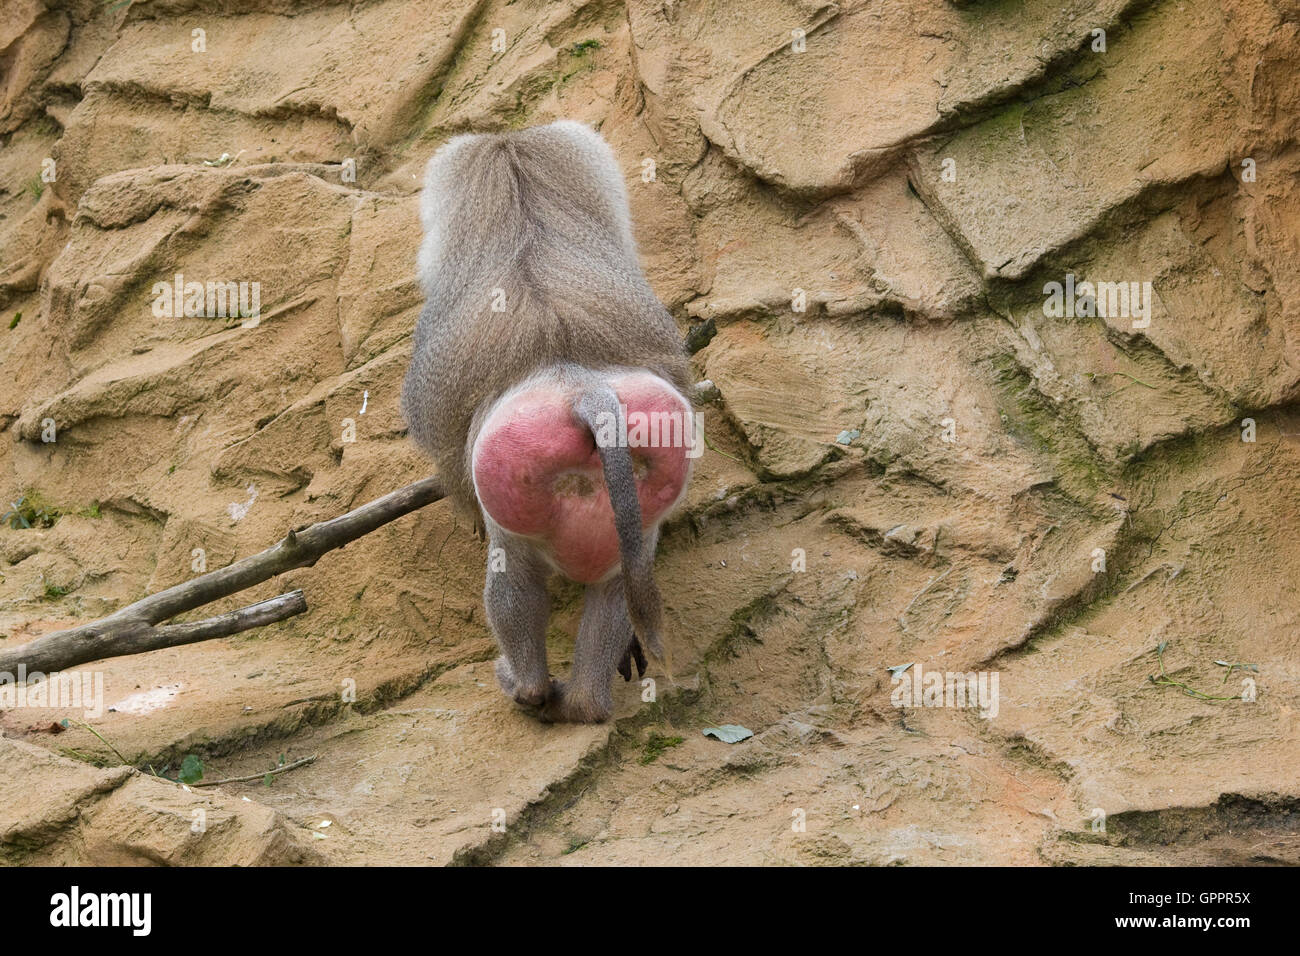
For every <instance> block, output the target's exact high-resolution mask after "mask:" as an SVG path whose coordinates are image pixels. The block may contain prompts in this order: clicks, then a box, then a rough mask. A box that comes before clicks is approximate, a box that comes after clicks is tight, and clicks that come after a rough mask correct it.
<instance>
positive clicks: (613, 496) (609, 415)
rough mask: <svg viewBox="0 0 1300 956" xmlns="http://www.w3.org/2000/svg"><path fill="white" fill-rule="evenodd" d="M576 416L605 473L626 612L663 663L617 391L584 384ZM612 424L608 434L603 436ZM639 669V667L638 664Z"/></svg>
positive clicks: (659, 615) (657, 602)
mask: <svg viewBox="0 0 1300 956" xmlns="http://www.w3.org/2000/svg"><path fill="white" fill-rule="evenodd" d="M574 411H575V413H576V414H577V416H578V418H579V419H580V420H581V421H582V422H583V424H585V425H586V426H587V427H588V428H589V429H591V434H592V436H593V437H594V438H595V440H596V451H597V454H599V455H600V464H601V467H602V469H603V470H604V473H605V487H606V488H607V489H608V490H609V501H610V504H611V505H613V507H614V528H615V530H616V531H617V532H618V548H619V553H620V555H621V557H622V561H623V592H624V594H625V595H626V598H627V612H628V617H630V618H631V620H632V630H633V631H634V632H635V634H636V636H637V638H638V639H639V640H640V641H641V646H642V647H643V648H645V650H646V651H647V652H649V653H650V654H651V655H653V656H654V657H656V658H658V659H659V660H660V661H662V662H664V663H665V665H666V664H667V663H668V661H667V657H666V655H665V653H664V647H663V641H662V638H661V634H662V631H663V601H662V599H661V597H660V595H659V588H658V586H657V585H656V584H655V579H654V560H655V556H654V551H653V550H652V549H649V548H646V547H645V545H644V541H643V538H642V535H641V501H640V499H639V498H638V496H637V490H636V476H635V475H634V474H633V472H632V455H631V452H629V451H628V449H627V446H626V445H625V444H621V443H620V442H619V441H618V434H619V429H618V423H619V422H620V420H621V417H622V414H623V413H622V410H621V409H620V408H619V402H618V396H617V395H616V394H615V393H614V390H613V389H612V388H610V387H609V386H608V385H605V384H601V385H596V386H592V387H589V388H587V389H586V390H585V391H584V392H583V393H582V395H581V396H580V397H579V399H578V400H577V402H575V403H574ZM611 429H613V430H614V436H613V440H608V441H602V439H603V438H608V437H609V435H610V431H611ZM638 669H639V668H638Z"/></svg>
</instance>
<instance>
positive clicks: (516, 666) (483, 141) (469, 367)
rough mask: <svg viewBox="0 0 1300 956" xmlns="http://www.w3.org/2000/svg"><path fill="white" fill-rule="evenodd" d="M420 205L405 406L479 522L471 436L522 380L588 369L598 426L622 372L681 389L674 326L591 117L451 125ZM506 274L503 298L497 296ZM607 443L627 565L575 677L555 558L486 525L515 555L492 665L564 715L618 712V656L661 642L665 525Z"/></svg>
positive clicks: (500, 590) (597, 608)
mask: <svg viewBox="0 0 1300 956" xmlns="http://www.w3.org/2000/svg"><path fill="white" fill-rule="evenodd" d="M420 218H421V222H422V224H423V226H424V229H425V239H424V241H423V243H422V245H421V248H420V254H419V262H418V270H419V278H420V283H421V286H422V288H423V289H424V292H425V304H424V309H423V311H422V312H421V314H420V319H419V322H418V323H417V325H416V329H415V343H414V345H415V347H414V353H413V355H412V358H411V367H410V370H409V371H408V373H407V376H406V381H405V384H404V386H403V389H402V411H403V414H404V415H405V416H406V420H407V422H408V424H409V425H410V432H411V436H412V438H413V439H414V440H415V442H416V443H417V444H418V445H419V446H420V447H421V448H422V449H423V450H424V451H426V452H427V453H428V454H429V455H430V456H431V457H432V458H433V460H434V462H435V463H436V464H437V466H438V472H439V474H440V475H441V477H442V478H443V480H444V482H445V485H446V488H447V490H448V494H449V496H450V497H451V498H452V499H453V501H454V502H455V503H456V505H457V506H458V507H459V508H460V509H462V510H463V511H464V512H465V513H467V514H469V515H472V516H473V517H474V518H475V520H476V521H477V520H478V519H479V518H480V516H481V509H480V507H479V503H478V500H477V497H476V495H475V493H474V488H473V482H472V480H471V477H470V467H469V464H470V456H471V453H472V448H473V445H474V441H475V439H476V437H477V435H478V431H479V427H480V426H481V424H482V422H483V421H484V419H485V416H486V415H487V414H488V412H489V411H490V409H491V408H492V407H494V406H495V405H496V403H497V402H498V401H499V400H500V399H501V397H502V396H503V395H504V394H506V393H507V392H508V391H509V390H510V389H512V388H513V387H515V386H517V385H518V384H519V383H521V382H524V381H525V380H529V379H532V378H534V377H537V376H539V375H541V376H548V375H550V374H555V375H556V376H560V377H564V378H568V377H570V376H577V377H579V378H581V379H584V380H585V382H586V383H587V384H585V385H584V390H583V392H582V398H581V399H580V400H579V401H578V403H577V404H578V407H577V408H575V414H576V415H577V416H578V417H579V419H580V420H584V421H587V422H588V425H589V427H590V425H591V421H590V416H592V415H594V414H597V413H598V412H600V411H607V410H609V405H610V403H611V401H612V403H613V404H614V405H615V406H617V399H616V397H615V396H614V394H613V391H612V389H610V388H609V386H608V385H604V386H603V388H602V381H603V379H602V376H603V375H606V374H608V373H610V372H613V371H617V370H627V369H647V370H649V371H651V372H653V373H655V374H656V375H658V376H660V377H661V378H663V379H664V380H666V381H667V382H668V383H670V384H671V385H672V386H673V387H675V388H676V389H677V390H678V391H680V392H682V393H684V394H685V393H686V392H687V389H688V387H689V369H688V364H687V361H686V355H685V351H684V348H683V346H682V343H681V339H680V337H679V334H678V331H677V328H676V325H675V323H674V322H673V319H672V317H671V316H670V315H669V314H668V312H667V310H665V309H664V308H663V306H662V305H661V304H660V303H659V301H658V300H657V299H656V298H655V296H654V293H653V292H652V291H651V290H650V287H649V285H648V284H647V283H646V281H645V277H644V276H643V275H642V272H641V268H640V265H639V263H638V261H637V255H636V246H635V244H634V242H633V239H632V231H631V225H630V217H629V215H628V210H627V196H626V192H625V189H624V186H623V179H622V175H621V173H620V172H619V169H618V166H617V164H616V162H615V161H614V156H613V153H612V152H611V151H610V149H609V147H608V146H607V145H606V144H605V142H604V140H602V139H601V138H600V136H599V135H597V134H596V133H595V132H593V131H592V130H590V129H589V128H587V127H585V126H583V125H581V124H578V123H573V122H569V121H561V122H557V123H552V124H551V125H549V126H542V127H535V128H532V129H526V130H522V131H519V132H515V133H501V134H476V135H468V136H458V137H456V138H455V139H453V140H451V141H450V142H448V143H447V144H446V145H445V146H443V147H442V148H441V149H440V150H438V152H437V153H436V154H435V155H434V157H433V158H432V159H431V160H430V161H429V166H428V169H427V171H426V174H425V187H424V193H423V194H422V197H421V205H420ZM497 289H499V290H502V291H503V292H504V295H505V306H506V308H505V311H504V312H493V311H492V308H491V307H492V301H493V293H494V290H497ZM600 455H601V460H602V464H603V466H604V472H605V480H606V485H607V487H608V490H609V493H610V498H611V503H612V504H613V505H614V509H615V514H616V526H617V530H618V533H619V544H620V553H621V555H622V558H623V566H622V568H621V571H620V573H619V574H617V575H615V576H613V577H611V578H609V579H608V580H605V581H602V582H601V583H599V584H595V585H591V586H590V587H588V589H587V597H586V606H585V608H584V611H583V618H582V625H581V627H580V628H579V633H578V638H577V643H576V645H575V650H574V667H573V675H572V677H571V678H570V680H569V681H568V682H566V683H561V682H558V681H552V680H551V679H550V677H549V674H548V673H547V668H546V644H545V632H546V623H547V619H548V616H549V612H550V608H549V600H548V598H547V592H546V580H547V578H548V577H549V574H550V573H551V569H550V567H549V566H548V564H547V563H546V561H545V560H543V558H542V557H541V556H540V555H539V554H538V552H537V549H536V548H535V547H534V546H533V545H532V544H531V543H529V542H527V541H526V540H524V539H520V538H517V537H515V536H513V535H510V534H508V533H507V532H505V531H503V530H502V529H501V528H499V527H496V526H495V525H494V524H493V523H492V522H491V521H490V520H488V521H487V522H486V525H487V527H488V533H489V535H490V541H489V546H490V548H501V549H502V550H503V551H504V552H505V555H506V570H505V571H498V572H493V571H491V570H489V572H488V578H487V582H486V585H485V588H484V603H485V605H486V607H487V613H488V620H489V623H490V625H491V627H492V630H493V633H494V634H495V635H496V638H497V642H498V644H499V645H500V647H501V652H502V657H501V659H500V660H499V661H498V662H497V675H498V678H499V679H500V682H501V685H502V687H503V688H504V689H505V690H506V692H507V693H508V694H509V695H510V696H512V697H513V698H514V699H515V700H516V701H517V702H519V703H520V704H522V705H524V706H529V707H536V708H539V713H540V714H541V715H542V716H543V717H545V718H547V719H552V720H582V721H593V720H604V719H606V718H608V716H609V715H610V712H611V711H612V707H613V703H612V692H611V690H610V684H611V681H612V679H613V674H614V671H615V669H616V668H619V667H620V663H619V662H620V660H623V661H624V664H623V665H622V666H623V667H626V666H628V665H627V658H628V657H629V656H630V654H631V653H632V650H633V649H634V647H635V645H634V644H633V641H634V638H633V636H632V635H633V630H634V629H633V624H635V632H636V633H637V634H638V635H639V636H640V637H641V640H642V643H643V644H644V645H645V647H646V649H647V650H648V651H650V652H651V653H652V654H656V655H658V656H662V650H661V645H660V638H659V631H660V627H661V624H660V620H661V617H662V611H661V608H660V597H659V592H658V589H657V588H656V587H655V584H654V579H653V575H652V568H653V562H654V551H655V546H656V544H657V541H658V529H657V528H654V529H651V530H650V531H649V532H648V533H647V534H646V535H645V540H642V534H641V527H640V522H641V516H640V505H639V502H638V500H637V495H636V484H635V481H634V479H633V477H632V473H631V459H630V457H629V455H628V452H627V450H626V449H619V450H607V449H601V450H600ZM628 581H630V584H629V583H627V582H628ZM625 593H626V594H628V595H630V597H631V598H632V601H631V603H632V614H631V616H630V617H629V613H628V606H627V604H628V602H627V601H626V600H625ZM638 657H639V655H638Z"/></svg>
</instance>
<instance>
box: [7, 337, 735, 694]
mask: <svg viewBox="0 0 1300 956" xmlns="http://www.w3.org/2000/svg"><path fill="white" fill-rule="evenodd" d="M714 333H716V327H715V326H714V324H713V321H712V320H709V321H708V322H706V323H703V325H702V328H701V330H700V335H699V336H698V338H699V339H700V341H702V342H703V343H704V344H707V342H708V339H710V338H712V336H713V334H714ZM699 347H700V348H703V345H700V346H699ZM692 398H693V399H694V400H695V401H696V402H698V403H699V404H708V403H710V402H715V401H718V400H719V399H720V398H721V395H720V393H719V392H718V388H717V386H716V385H714V384H713V383H712V382H709V381H704V382H700V383H699V384H697V385H696V386H695V387H694V388H693V390H692ZM444 497H446V491H445V490H444V489H443V487H442V482H441V481H439V480H438V479H437V478H425V479H424V480H422V481H416V482H413V483H411V484H409V485H407V486H406V487H404V488H399V489H397V490H396V491H394V492H391V493H390V494H387V495H384V497H382V498H379V499H376V500H375V501H372V502H370V503H368V504H364V505H362V506H361V507H360V508H357V509H356V510H354V511H349V512H348V513H347V514H345V515H341V516H340V517H337V518H331V519H330V520H328V521H320V522H317V523H316V524H314V525H311V526H310V527H309V528H306V529H304V530H299V531H290V532H289V533H288V534H287V535H285V536H284V538H282V539H281V540H280V541H279V542H278V543H276V544H275V545H273V546H271V547H270V548H267V549H266V550H265V551H261V552H259V553H257V554H254V555H252V556H250V557H247V558H244V559H243V560H241V561H236V562H235V563H234V564H230V565H227V566H226V567H224V568H221V569H220V570H217V571H212V572H209V573H208V574H204V575H201V576H200V577H197V578H193V579H191V580H189V581H185V582H183V583H181V584H177V585H176V586H175V587H170V588H167V590H165V591H159V592H158V593H157V594H151V595H149V596H148V597H146V598H143V599H141V600H139V601H136V602H135V603H134V604H128V605H127V606H126V607H124V608H122V609H121V610H119V611H117V612H115V613H113V614H110V615H109V616H108V617H105V618H101V619H100V620H98V621H92V622H90V623H89V624H82V625H81V626H79V627H73V628H69V629H68V630H65V631H55V632H54V633H53V634H46V635H45V636H44V637H38V638H36V640H34V641H30V642H28V643H27V644H24V645H22V646H20V647H15V648H10V649H6V650H4V651H0V678H4V677H6V676H8V678H9V679H10V680H13V679H14V676H15V675H18V676H19V677H22V675H23V674H24V672H25V673H26V674H36V673H42V674H48V673H50V672H51V671H57V670H65V669H67V668H69V667H75V666H76V665H78V664H85V663H88V662H90V661H98V660H104V659H105V658H108V657H122V656H124V655H127V654H142V653H144V652H146V651H155V650H159V649H161V648H164V647H179V646H181V645H183V644H194V643H197V642H199V641H210V640H213V639H214V638H218V637H228V636H229V635H231V634H238V633H239V632H240V631H246V630H248V629H250V628H254V627H262V626H264V625H266V624H271V623H274V622H275V621H283V620H284V619H285V618H289V617H293V616H294V615H296V614H302V613H303V612H304V611H306V610H307V600H306V598H305V597H304V596H303V593H302V592H301V591H290V592H289V593H287V594H281V595H279V596H278V597H274V598H271V599H270V600H267V601H262V602H260V603H258V604H253V605H250V606H248V607H245V608H241V609H239V610H237V611H230V612H228V613H226V614H220V615H217V616H216V617H210V618H206V619H205V620H202V621H196V622H193V623H189V624H167V625H162V624H161V622H163V621H166V620H169V619H171V618H173V617H175V616H176V615H178V614H184V613H185V612H186V611H192V610H194V609H195V608H197V607H202V606H203V605H205V604H211V603H212V602H213V601H218V600H220V599H221V598H224V597H229V596H230V595H232V594H236V593H238V592H240V591H243V590H246V589H248V588H251V587H253V586H255V585H258V584H261V583H262V582H263V581H267V580H270V579H271V578H273V577H275V576H276V575H279V574H283V573H284V572H286V571H292V570H294V569H295V568H308V567H311V566H312V565H314V564H315V563H316V562H317V561H318V560H319V559H320V556H321V555H323V554H324V553H325V552H327V551H333V550H334V549H336V548H341V547H343V546H344V545H345V544H347V543H349V542H351V541H355V540H356V539H357V538H360V537H361V536H362V535H367V534H369V533H370V532H372V531H374V530H375V529H376V528H378V527H380V526H382V525H385V524H387V523H388V522H390V521H394V520H396V519H397V518H400V517H402V516H403V515H406V514H410V513H411V512H412V511H416V510H418V509H420V508H423V507H424V506H425V505H428V504H432V503H433V502H435V501H439V500H440V499H442V498H444ZM160 625H161V626H160Z"/></svg>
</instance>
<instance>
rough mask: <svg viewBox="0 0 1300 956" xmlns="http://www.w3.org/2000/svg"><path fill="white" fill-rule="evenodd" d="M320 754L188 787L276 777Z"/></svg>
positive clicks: (304, 764) (305, 763)
mask: <svg viewBox="0 0 1300 956" xmlns="http://www.w3.org/2000/svg"><path fill="white" fill-rule="evenodd" d="M318 756H320V755H319V754H312V755H311V756H310V757H303V758H302V759H301V760H295V761H294V762H293V763H287V764H285V765H284V766H282V767H276V768H275V769H274V770H263V771H262V772H261V773H250V774H248V775H247V776H244V777H226V778H225V779H224V780H200V781H199V782H198V783H188V784H186V786H187V787H219V786H221V785H222V784H223V783H247V782H248V781H250V780H265V779H266V778H267V777H274V776H275V775H276V774H277V773H285V772H286V771H289V770H293V769H295V768H296V767H305V766H307V764H309V763H312V762H313V761H315V759H316V758H317V757H318Z"/></svg>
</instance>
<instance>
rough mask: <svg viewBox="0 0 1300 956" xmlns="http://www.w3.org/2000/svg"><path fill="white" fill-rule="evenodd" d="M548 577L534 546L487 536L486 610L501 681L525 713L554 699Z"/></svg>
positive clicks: (498, 677)
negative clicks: (548, 647)
mask: <svg viewBox="0 0 1300 956" xmlns="http://www.w3.org/2000/svg"><path fill="white" fill-rule="evenodd" d="M549 576H550V570H549V568H547V567H546V565H545V563H544V562H543V561H542V560H541V559H540V558H538V557H537V555H536V554H535V552H534V551H533V549H532V548H531V547H530V546H528V545H527V544H525V543H522V542H519V541H514V540H511V539H510V538H509V537H508V536H506V535H500V534H490V535H489V537H488V571H487V581H486V582H485V583H484V586H483V606H484V608H485V609H486V610H487V619H488V625H489V626H490V627H491V628H492V634H493V635H494V636H495V637H496V640H497V646H498V647H499V648H501V656H500V657H498V658H497V662H496V674H497V680H498V681H499V682H500V684H501V687H502V689H503V690H504V691H505V692H506V694H507V695H509V696H510V697H511V698H513V699H514V701H515V703H517V704H520V705H522V706H525V707H540V706H541V705H542V704H544V703H546V700H547V698H548V697H549V696H550V689H551V679H550V675H549V674H548V673H547V670H546V624H547V621H548V620H550V616H551V599H550V595H549V594H548V593H547V591H546V579H547V578H548V577H549Z"/></svg>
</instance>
